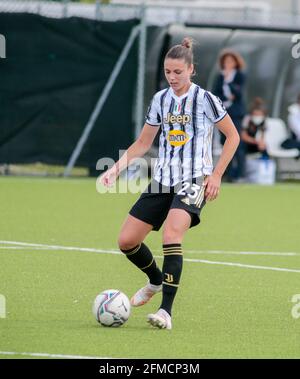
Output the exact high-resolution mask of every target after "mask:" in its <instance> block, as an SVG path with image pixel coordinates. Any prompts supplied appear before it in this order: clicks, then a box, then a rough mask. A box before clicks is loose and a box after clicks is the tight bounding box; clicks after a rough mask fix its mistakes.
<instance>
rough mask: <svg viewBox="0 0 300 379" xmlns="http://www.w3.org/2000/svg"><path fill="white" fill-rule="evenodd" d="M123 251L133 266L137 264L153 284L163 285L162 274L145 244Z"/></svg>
mask: <svg viewBox="0 0 300 379" xmlns="http://www.w3.org/2000/svg"><path fill="white" fill-rule="evenodd" d="M121 251H122V252H123V253H124V254H125V255H126V257H127V258H128V259H129V260H130V261H131V262H132V263H133V264H135V265H136V266H137V267H138V268H139V269H140V270H142V271H143V272H144V273H145V274H146V275H147V276H148V278H149V280H150V283H151V284H154V285H160V284H161V282H162V272H161V271H160V269H159V268H158V267H157V266H156V262H155V260H154V258H153V255H152V253H151V251H150V250H149V249H148V247H147V246H146V245H145V244H144V243H141V244H140V245H138V246H136V247H133V248H132V249H130V250H122V249H121Z"/></svg>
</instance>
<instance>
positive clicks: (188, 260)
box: [0, 241, 300, 273]
mask: <svg viewBox="0 0 300 379" xmlns="http://www.w3.org/2000/svg"><path fill="white" fill-rule="evenodd" d="M1 243H2V244H12V245H24V246H38V247H49V248H50V249H53V250H72V251H87V252H95V253H101V254H119V255H121V254H122V253H121V252H119V251H114V250H102V249H90V248H81V247H77V248H76V247H71V246H57V245H43V244H36V243H28V242H16V241H0V244H1ZM154 257H155V258H158V259H162V258H163V257H162V256H154ZM184 261H186V262H195V263H205V264H214V265H222V266H233V267H242V268H253V269H260V270H271V271H284V272H297V273H300V270H298V269H289V268H281V267H270V266H256V265H248V264H244V263H237V262H217V261H208V260H203V259H190V258H184Z"/></svg>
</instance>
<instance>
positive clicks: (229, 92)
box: [213, 49, 246, 182]
mask: <svg viewBox="0 0 300 379" xmlns="http://www.w3.org/2000/svg"><path fill="white" fill-rule="evenodd" d="M219 67H220V72H219V75H218V76H217V78H216V81H215V84H214V88H213V93H214V94H215V95H216V96H218V97H219V98H220V99H221V100H222V102H223V104H224V106H225V108H226V109H227V112H228V114H229V115H230V117H231V119H232V121H233V123H234V125H235V126H236V128H237V130H238V132H239V134H241V130H242V120H243V118H244V116H245V114H246V108H245V105H244V95H243V92H244V86H245V74H244V72H243V70H244V68H245V62H244V60H243V58H242V57H241V55H240V54H238V53H237V52H235V51H233V50H229V49H225V50H223V51H221V53H220V55H219ZM221 144H222V145H224V136H223V135H221ZM244 171H245V151H244V146H243V143H242V142H241V143H240V145H239V147H238V149H237V151H236V153H235V155H234V158H233V160H232V161H231V163H230V165H229V166H228V169H227V171H226V174H227V179H228V180H229V181H231V182H234V181H239V180H242V179H243V177H244Z"/></svg>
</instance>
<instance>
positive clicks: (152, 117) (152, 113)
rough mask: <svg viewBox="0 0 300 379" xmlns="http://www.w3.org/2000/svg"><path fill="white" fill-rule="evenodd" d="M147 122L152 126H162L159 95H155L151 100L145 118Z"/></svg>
mask: <svg viewBox="0 0 300 379" xmlns="http://www.w3.org/2000/svg"><path fill="white" fill-rule="evenodd" d="M145 122H146V123H147V124H149V125H152V126H160V124H161V115H160V104H159V102H158V99H157V95H154V96H153V99H152V100H151V103H150V105H149V107H148V111H147V114H146V117H145Z"/></svg>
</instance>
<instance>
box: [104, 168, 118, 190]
mask: <svg viewBox="0 0 300 379" xmlns="http://www.w3.org/2000/svg"><path fill="white" fill-rule="evenodd" d="M118 176H119V174H118V170H117V168H116V166H113V167H112V168H110V169H108V170H107V171H105V173H104V174H102V175H101V176H100V179H99V180H100V183H101V184H103V185H104V186H105V187H111V186H112V185H113V184H114V183H115V181H116V180H117V177H118Z"/></svg>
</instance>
